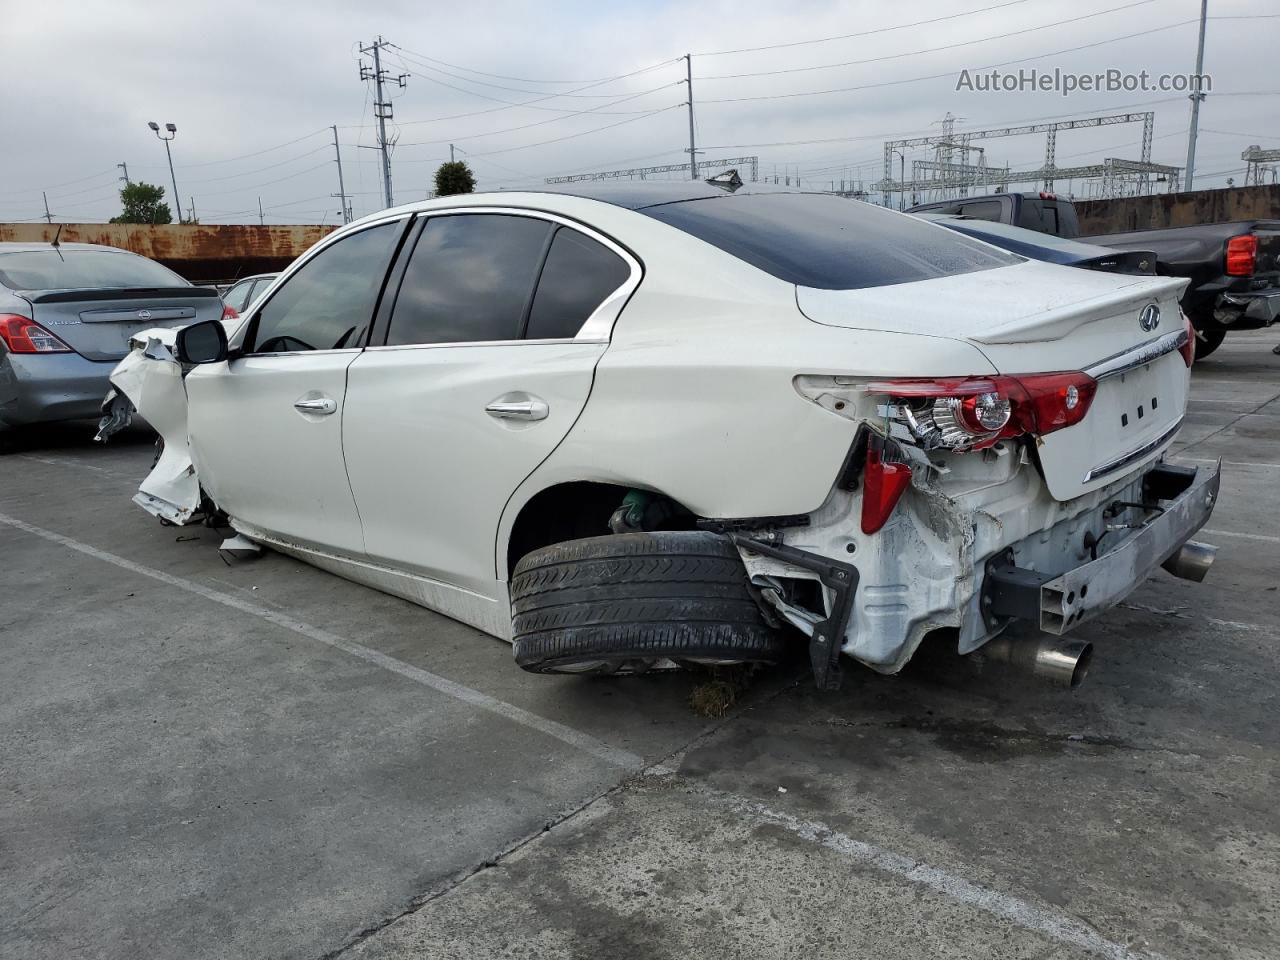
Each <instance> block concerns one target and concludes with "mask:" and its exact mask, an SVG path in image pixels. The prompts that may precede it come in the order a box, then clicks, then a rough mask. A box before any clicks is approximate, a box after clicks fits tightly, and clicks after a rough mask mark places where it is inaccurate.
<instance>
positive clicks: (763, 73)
mask: <svg viewBox="0 0 1280 960" xmlns="http://www.w3.org/2000/svg"><path fill="white" fill-rule="evenodd" d="M1156 2H1158V0H1135V2H1133V3H1126V4H1123V5H1122V6H1119V7H1109V8H1107V9H1106V10H1096V11H1094V12H1093V13H1086V14H1082V15H1080V16H1078V17H1070V18H1068V19H1066V20H1056V21H1054V22H1053V23H1043V24H1041V25H1039V26H1037V27H1026V28H1024V29H1022V30H1012V31H1010V32H1009V33H996V34H992V35H991V36H989V37H978V38H977V39H976V40H963V41H960V42H959V43H948V44H946V45H945V46H941V47H929V48H927V49H924V50H911V51H908V52H907V53H894V54H888V55H887V56H883V57H870V58H868V59H866V60H844V61H842V62H840V63H821V64H817V65H815V66H810V67H788V68H786V69H781V70H757V71H755V72H752V73H721V74H714V75H711V76H706V77H698V78H697V79H699V80H741V79H744V78H746V77H768V76H775V75H777V74H783V73H808V72H810V71H813V70H834V69H836V68H838V67H856V66H862V65H863V64H868V63H883V62H884V61H886V60H901V59H903V58H905V57H918V56H921V55H922V54H926V53H938V52H939V51H942V50H956V49H958V48H960V47H971V46H973V45H974V44H978V43H988V42H990V41H992V40H1007V39H1008V38H1009V37H1020V36H1022V35H1024V34H1028V33H1037V32H1039V31H1040V30H1048V29H1050V28H1051V27H1061V26H1063V25H1065V24H1068V23H1079V22H1080V21H1081V20H1091V19H1092V18H1094V17H1102V16H1106V15H1108V14H1112V13H1119V12H1120V11H1122V10H1130V9H1132V8H1133V7H1142V6H1146V5H1147V4H1149V3H1156Z"/></svg>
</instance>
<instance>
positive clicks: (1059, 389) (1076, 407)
mask: <svg viewBox="0 0 1280 960" xmlns="http://www.w3.org/2000/svg"><path fill="white" fill-rule="evenodd" d="M1010 379H1011V380H1013V381H1014V382H1015V383H1017V384H1019V385H1020V386H1021V387H1022V389H1023V391H1024V392H1025V397H1024V398H1022V399H1021V400H1015V401H1014V407H1015V409H1017V410H1018V413H1019V415H1020V417H1021V421H1022V422H1021V424H1020V426H1021V427H1022V429H1021V430H1017V431H1015V433H1014V434H1012V435H1016V434H1017V433H1038V434H1040V435H1041V436H1043V435H1044V434H1046V433H1053V431H1055V430H1062V429H1064V428H1066V427H1070V426H1074V425H1075V424H1077V423H1079V422H1080V421H1081V420H1083V419H1084V418H1085V414H1087V413H1088V412H1089V407H1090V406H1091V405H1092V404H1093V398H1094V395H1095V394H1096V393H1097V392H1098V381H1097V380H1094V379H1093V377H1091V376H1089V375H1088V374H1084V373H1079V372H1073V373H1035V374H1031V375H1029V376H1021V377H1017V378H1013V377H1010ZM1028 413H1030V416H1029V417H1028V415H1027V414H1028ZM1003 435H1004V436H1010V435H1011V434H1009V433H1008V428H1006V432H1005V433H1004V434H1003Z"/></svg>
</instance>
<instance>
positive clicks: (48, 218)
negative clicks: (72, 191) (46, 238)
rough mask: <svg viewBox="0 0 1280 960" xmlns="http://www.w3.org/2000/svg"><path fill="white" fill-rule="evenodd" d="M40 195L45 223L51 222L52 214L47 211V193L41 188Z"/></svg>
mask: <svg viewBox="0 0 1280 960" xmlns="http://www.w3.org/2000/svg"><path fill="white" fill-rule="evenodd" d="M40 196H42V197H44V219H45V221H46V222H47V223H53V214H52V213H50V212H49V194H47V193H45V192H44V191H43V190H41V191H40Z"/></svg>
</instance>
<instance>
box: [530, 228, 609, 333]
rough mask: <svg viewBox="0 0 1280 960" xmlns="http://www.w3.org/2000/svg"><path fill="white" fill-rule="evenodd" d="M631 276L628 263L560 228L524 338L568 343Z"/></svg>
mask: <svg viewBox="0 0 1280 960" xmlns="http://www.w3.org/2000/svg"><path fill="white" fill-rule="evenodd" d="M630 275H631V268H630V267H629V266H628V265H627V262H626V261H625V260H623V259H622V258H621V257H620V256H618V255H617V254H616V253H614V252H613V251H612V250H610V249H609V248H608V247H606V246H605V245H604V244H602V243H597V242H596V241H595V240H592V239H591V238H590V237H588V236H586V235H584V234H581V233H579V232H578V231H577V230H572V229H570V228H569V227H561V228H560V229H559V230H557V231H556V235H555V237H554V239H552V241H551V250H550V252H549V253H548V254H547V262H546V264H545V266H543V268H542V275H541V276H540V277H539V278H538V291H537V293H535V294H534V297H533V309H531V310H530V311H529V325H528V328H527V330H526V332H525V337H527V338H528V339H530V340H552V339H566V340H567V339H570V338H572V337H574V336H576V335H577V333H578V331H579V330H581V329H582V325H583V324H584V323H586V322H587V318H588V317H590V316H591V314H592V313H594V312H595V309H596V307H598V306H600V304H601V303H603V302H604V300H605V299H606V298H607V297H608V296H609V294H611V293H613V291H615V290H617V289H618V287H620V286H622V284H623V283H625V282H626V280H627V278H628V277H629V276H630Z"/></svg>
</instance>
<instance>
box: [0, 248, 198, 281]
mask: <svg viewBox="0 0 1280 960" xmlns="http://www.w3.org/2000/svg"><path fill="white" fill-rule="evenodd" d="M0 283H3V284H4V285H5V286H6V287H8V288H9V289H10V290H78V289H82V288H85V287H186V286H189V284H188V283H187V281H185V280H183V279H182V278H181V277H180V276H178V275H177V274H176V273H174V272H173V271H172V270H170V269H168V268H167V267H162V266H160V264H158V263H156V262H155V261H154V260H148V259H147V258H146V257H138V256H134V255H133V254H131V253H111V252H110V251H106V250H63V251H61V252H59V251H58V250H55V249H53V248H52V247H50V248H49V249H48V250H21V251H18V252H16V253H0Z"/></svg>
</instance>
